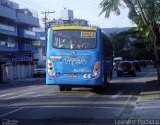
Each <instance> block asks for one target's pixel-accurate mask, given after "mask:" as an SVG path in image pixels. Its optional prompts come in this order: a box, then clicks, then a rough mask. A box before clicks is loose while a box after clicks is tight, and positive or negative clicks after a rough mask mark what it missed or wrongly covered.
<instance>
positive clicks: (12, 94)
mask: <svg viewBox="0 0 160 125" xmlns="http://www.w3.org/2000/svg"><path fill="white" fill-rule="evenodd" d="M13 94H15V93H8V94H4V95H0V97H4V96H8V95H13Z"/></svg>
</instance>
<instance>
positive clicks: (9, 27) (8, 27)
mask: <svg viewBox="0 0 160 125" xmlns="http://www.w3.org/2000/svg"><path fill="white" fill-rule="evenodd" d="M0 29H1V30H7V31H11V32H15V31H16V28H15V27H13V26H8V25H4V24H0Z"/></svg>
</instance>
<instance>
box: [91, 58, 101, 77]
mask: <svg viewBox="0 0 160 125" xmlns="http://www.w3.org/2000/svg"><path fill="white" fill-rule="evenodd" d="M100 66H101V63H100V61H99V62H96V63H95V65H94V69H93V74H92V78H97V77H99V75H100Z"/></svg>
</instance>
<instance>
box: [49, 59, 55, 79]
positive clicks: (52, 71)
mask: <svg viewBox="0 0 160 125" xmlns="http://www.w3.org/2000/svg"><path fill="white" fill-rule="evenodd" d="M48 74H49V75H50V76H54V74H55V73H54V66H53V63H52V61H51V60H48Z"/></svg>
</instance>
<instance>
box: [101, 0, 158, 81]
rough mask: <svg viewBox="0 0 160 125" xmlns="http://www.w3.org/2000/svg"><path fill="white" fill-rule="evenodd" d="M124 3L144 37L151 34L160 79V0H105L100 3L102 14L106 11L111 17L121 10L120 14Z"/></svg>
mask: <svg viewBox="0 0 160 125" xmlns="http://www.w3.org/2000/svg"><path fill="white" fill-rule="evenodd" d="M122 5H126V6H127V8H128V9H129V13H128V17H129V18H130V19H131V20H132V21H133V22H134V23H135V24H137V26H138V28H139V30H140V31H141V30H142V32H143V34H142V37H143V36H145V35H146V37H145V38H148V36H150V37H149V39H150V42H152V43H153V45H154V52H155V55H156V60H157V75H158V80H160V25H159V24H160V0H103V1H102V2H101V3H100V7H101V8H102V11H101V14H102V13H105V17H109V16H110V13H112V12H116V13H117V12H119V13H118V15H119V14H120V7H121V6H122ZM113 8H114V9H113Z"/></svg>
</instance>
